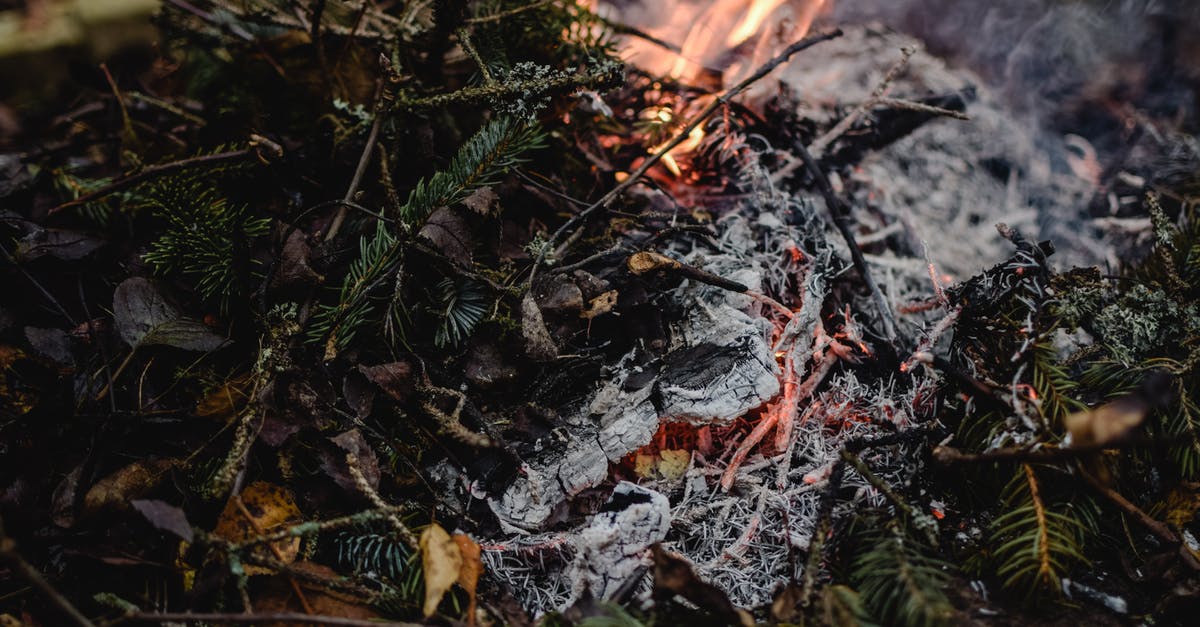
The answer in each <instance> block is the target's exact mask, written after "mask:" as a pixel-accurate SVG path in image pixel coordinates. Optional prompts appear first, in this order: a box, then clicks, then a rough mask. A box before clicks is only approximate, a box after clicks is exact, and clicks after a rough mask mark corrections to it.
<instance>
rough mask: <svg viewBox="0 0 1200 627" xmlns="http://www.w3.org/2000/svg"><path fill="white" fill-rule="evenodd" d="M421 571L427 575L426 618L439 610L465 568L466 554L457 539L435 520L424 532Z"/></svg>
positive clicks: (424, 608)
mask: <svg viewBox="0 0 1200 627" xmlns="http://www.w3.org/2000/svg"><path fill="white" fill-rule="evenodd" d="M419 544H420V547H421V571H422V572H423V573H424V575H425V604H424V607H423V611H424V614H425V618H429V617H430V616H433V615H434V614H435V613H436V612H437V608H438V604H440V603H441V602H442V597H444V596H446V592H447V591H448V590H450V586H453V585H454V584H455V583H457V582H458V577H459V573H460V572H462V566H463V556H462V551H461V550H460V549H459V548H458V543H457V542H455V541H454V539H453V538H451V537H450V534H448V533H446V530H445V529H442V527H441V525H439V524H437V523H432V524H430V525H429V526H428V527H426V528H425V531H422V532H421V540H420V542H419Z"/></svg>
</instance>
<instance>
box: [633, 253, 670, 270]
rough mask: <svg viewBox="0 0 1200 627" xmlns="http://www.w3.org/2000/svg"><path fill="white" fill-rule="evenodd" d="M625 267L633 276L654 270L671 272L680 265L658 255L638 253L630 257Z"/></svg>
mask: <svg viewBox="0 0 1200 627" xmlns="http://www.w3.org/2000/svg"><path fill="white" fill-rule="evenodd" d="M626 265H627V266H628V267H629V271H630V272H632V273H634V274H645V273H647V272H653V271H655V270H672V269H675V268H678V267H679V266H680V263H679V262H678V261H675V260H674V259H671V258H670V257H667V256H664V255H660V254H658V253H652V252H640V253H635V254H633V255H630V257H629V260H628V261H627V262H626Z"/></svg>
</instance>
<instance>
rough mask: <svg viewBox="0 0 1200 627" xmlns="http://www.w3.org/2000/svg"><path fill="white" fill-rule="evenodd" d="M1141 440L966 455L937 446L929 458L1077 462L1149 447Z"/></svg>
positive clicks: (970, 461)
mask: <svg viewBox="0 0 1200 627" xmlns="http://www.w3.org/2000/svg"><path fill="white" fill-rule="evenodd" d="M1151 443H1152V441H1150V440H1145V439H1140V440H1139V439H1130V440H1126V441H1125V442H1121V443H1114V442H1105V443H1102V444H1088V445H1086V446H1067V447H1061V446H1041V447H1038V448H1033V447H1030V446H1014V447H1008V448H998V449H992V450H990V451H984V452H982V453H967V452H964V451H962V450H959V449H957V448H954V447H953V446H945V445H942V446H937V447H934V449H933V458H934V459H935V460H937V461H938V462H940V463H942V464H989V463H995V462H1057V461H1066V460H1070V459H1078V458H1080V457H1087V456H1089V455H1092V454H1095V453H1098V452H1100V451H1104V450H1109V449H1115V448H1125V447H1130V446H1135V445H1142V444H1151Z"/></svg>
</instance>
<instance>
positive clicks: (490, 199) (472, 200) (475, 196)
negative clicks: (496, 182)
mask: <svg viewBox="0 0 1200 627" xmlns="http://www.w3.org/2000/svg"><path fill="white" fill-rule="evenodd" d="M462 204H463V206H464V207H466V208H467V209H470V210H471V211H474V212H475V213H478V214H479V215H481V216H486V215H492V214H494V213H497V210H498V209H499V208H500V197H499V196H497V195H496V192H494V191H492V188H490V187H480V188H479V189H477V190H475V191H474V192H472V193H471V195H470V196H467V197H466V198H464V199H463V201H462Z"/></svg>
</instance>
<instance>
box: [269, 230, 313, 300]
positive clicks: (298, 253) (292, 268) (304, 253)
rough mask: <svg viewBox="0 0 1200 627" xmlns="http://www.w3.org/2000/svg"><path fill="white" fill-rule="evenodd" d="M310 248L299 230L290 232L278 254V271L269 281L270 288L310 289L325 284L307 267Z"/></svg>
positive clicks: (310, 253)
mask: <svg viewBox="0 0 1200 627" xmlns="http://www.w3.org/2000/svg"><path fill="white" fill-rule="evenodd" d="M311 261H312V247H311V246H309V244H308V238H307V236H305V234H304V233H303V232H301V231H300V230H299V229H297V230H294V231H292V233H291V235H289V236H288V239H287V241H286V242H284V243H283V249H282V250H281V251H280V253H279V265H278V268H279V270H278V271H277V272H276V273H275V277H274V279H273V280H272V281H271V286H272V287H276V288H279V287H311V286H313V285H320V284H322V283H324V282H325V277H323V276H321V275H320V274H318V273H317V271H316V270H313V269H312V266H311V265H309V264H310V263H311Z"/></svg>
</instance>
